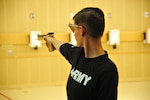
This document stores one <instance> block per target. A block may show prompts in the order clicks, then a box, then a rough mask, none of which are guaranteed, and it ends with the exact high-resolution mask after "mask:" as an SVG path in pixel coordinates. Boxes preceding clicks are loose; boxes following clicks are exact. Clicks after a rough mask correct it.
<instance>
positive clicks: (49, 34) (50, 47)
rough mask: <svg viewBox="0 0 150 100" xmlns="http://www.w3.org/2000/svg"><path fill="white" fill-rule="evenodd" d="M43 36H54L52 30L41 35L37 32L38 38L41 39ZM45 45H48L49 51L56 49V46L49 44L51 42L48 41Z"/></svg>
mask: <svg viewBox="0 0 150 100" xmlns="http://www.w3.org/2000/svg"><path fill="white" fill-rule="evenodd" d="M44 36H49V37H54V33H53V32H49V33H47V34H42V35H39V34H38V39H39V40H41V39H43V37H44ZM46 45H47V47H48V49H49V51H50V52H52V51H54V50H55V49H56V48H55V47H54V45H53V44H51V43H48V42H47V44H46Z"/></svg>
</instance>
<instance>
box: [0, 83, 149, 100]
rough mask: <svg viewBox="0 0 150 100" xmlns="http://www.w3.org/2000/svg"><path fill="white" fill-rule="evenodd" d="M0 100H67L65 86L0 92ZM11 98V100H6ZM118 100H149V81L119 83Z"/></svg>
mask: <svg viewBox="0 0 150 100" xmlns="http://www.w3.org/2000/svg"><path fill="white" fill-rule="evenodd" d="M0 93H2V94H4V95H5V96H7V97H5V98H4V97H3V96H2V95H1V94H0V100H67V98H66V90H65V86H51V87H38V88H20V89H4V90H0ZM7 98H11V99H7ZM118 100H150V81H147V82H120V83H119V88H118Z"/></svg>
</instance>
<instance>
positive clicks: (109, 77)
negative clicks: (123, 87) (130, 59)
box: [60, 43, 118, 100]
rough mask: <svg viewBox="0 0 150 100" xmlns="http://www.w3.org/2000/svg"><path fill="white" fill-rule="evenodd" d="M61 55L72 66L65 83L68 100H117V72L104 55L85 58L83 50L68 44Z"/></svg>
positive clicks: (61, 48)
mask: <svg viewBox="0 0 150 100" xmlns="http://www.w3.org/2000/svg"><path fill="white" fill-rule="evenodd" d="M60 52H61V54H62V55H63V56H64V57H65V58H66V59H67V60H68V61H69V63H70V64H71V65H72V68H71V71H70V75H69V78H68V82H67V96H68V100H117V87H118V71H117V68H116V65H115V64H114V63H113V62H112V61H111V60H110V59H109V58H108V54H107V52H105V55H102V56H98V57H96V58H85V54H84V48H82V47H76V46H73V45H70V44H68V43H66V44H63V45H62V46H61V47H60Z"/></svg>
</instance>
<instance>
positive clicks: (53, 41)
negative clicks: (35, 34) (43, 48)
mask: <svg viewBox="0 0 150 100" xmlns="http://www.w3.org/2000/svg"><path fill="white" fill-rule="evenodd" d="M44 40H45V41H46V44H49V43H51V44H52V45H53V46H54V47H55V49H56V50H59V49H60V46H61V45H62V44H64V43H67V42H63V41H59V40H56V39H55V38H53V37H49V36H44ZM47 47H48V48H51V47H50V45H47Z"/></svg>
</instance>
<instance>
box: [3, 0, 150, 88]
mask: <svg viewBox="0 0 150 100" xmlns="http://www.w3.org/2000/svg"><path fill="white" fill-rule="evenodd" d="M149 4H150V0H0V88H12V87H17V88H18V87H33V86H45V85H60V84H65V83H66V80H67V76H68V74H69V69H70V64H69V63H68V62H67V61H66V60H65V59H64V58H63V57H62V56H61V55H60V53H59V52H57V51H55V52H52V53H49V52H48V50H47V48H46V47H45V45H44V42H43V45H42V47H41V48H39V49H38V50H34V49H33V48H31V47H29V33H30V31H32V30H39V31H41V32H42V33H43V34H44V33H47V32H55V33H56V34H55V37H56V38H57V39H60V40H65V41H69V32H70V30H69V28H68V27H67V26H66V24H67V23H68V22H69V20H70V14H71V13H76V12H77V11H79V10H80V9H82V8H84V7H87V6H94V7H100V8H101V9H102V10H103V11H104V13H105V19H106V28H105V32H104V37H103V46H104V48H105V49H106V50H107V51H108V53H109V54H110V55H109V56H110V58H111V59H112V60H113V61H114V62H115V63H116V65H117V66H118V70H119V77H120V81H147V80H150V63H149V59H150V45H148V44H144V43H143V33H144V32H145V31H146V29H147V28H150V16H149V17H147V18H145V17H144V12H149V13H150V6H149ZM31 13H34V14H35V18H30V14H31ZM108 13H111V14H112V18H109V17H108ZM110 29H120V30H121V44H120V45H118V46H117V49H112V46H109V45H107V43H106V33H107V32H108V31H109V30H110Z"/></svg>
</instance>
